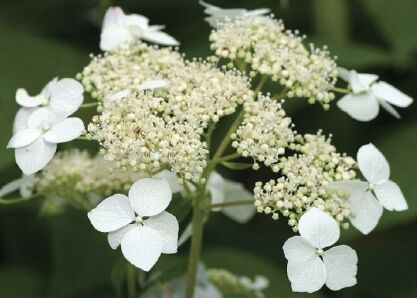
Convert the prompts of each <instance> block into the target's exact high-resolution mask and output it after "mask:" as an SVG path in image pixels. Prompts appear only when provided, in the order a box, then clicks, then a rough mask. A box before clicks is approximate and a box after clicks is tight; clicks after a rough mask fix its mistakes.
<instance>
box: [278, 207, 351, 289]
mask: <svg viewBox="0 0 417 298" xmlns="http://www.w3.org/2000/svg"><path fill="white" fill-rule="evenodd" d="M298 230H299V232H300V236H294V237H291V238H290V239H288V240H287V241H286V242H285V244H284V246H283V250H284V254H285V257H286V258H287V260H288V265H287V273H288V278H289V280H290V282H291V287H292V290H293V291H294V292H308V293H312V292H315V291H317V290H319V289H321V287H323V285H324V284H326V286H327V287H328V288H329V289H331V290H333V291H337V290H340V289H342V288H346V287H351V286H353V285H355V284H356V273H357V269H358V268H357V263H358V257H357V255H356V252H355V251H354V250H353V249H352V248H350V247H349V246H346V245H339V246H335V247H332V248H330V249H328V250H326V251H324V248H326V247H329V246H331V245H333V244H334V243H336V241H337V240H338V239H339V236H340V230H339V226H338V224H337V222H336V220H335V219H333V218H332V217H331V216H330V215H328V214H327V213H325V212H323V211H322V210H320V209H318V208H311V209H310V210H309V211H307V212H306V213H305V214H304V215H303V216H301V218H300V221H299V223H298Z"/></svg>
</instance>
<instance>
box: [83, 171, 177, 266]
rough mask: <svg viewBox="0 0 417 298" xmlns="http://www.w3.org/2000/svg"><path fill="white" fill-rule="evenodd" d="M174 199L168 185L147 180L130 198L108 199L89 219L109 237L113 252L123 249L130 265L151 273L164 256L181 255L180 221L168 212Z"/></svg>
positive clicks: (91, 212)
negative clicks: (179, 239) (178, 252)
mask: <svg viewBox="0 0 417 298" xmlns="http://www.w3.org/2000/svg"><path fill="white" fill-rule="evenodd" d="M171 197H172V192H171V188H170V186H169V184H168V182H167V181H165V180H163V179H156V178H144V179H141V180H139V181H137V182H136V183H134V184H133V185H132V187H131V188H130V190H129V196H128V197H127V196H125V195H122V194H115V195H113V196H111V197H108V198H106V199H105V200H103V201H102V202H101V203H100V204H99V205H98V206H97V207H96V208H94V209H93V210H91V211H90V212H89V213H88V218H89V219H90V222H91V224H92V225H93V226H94V228H95V229H96V230H98V231H100V232H108V233H109V234H108V238H107V239H108V242H109V244H110V246H111V248H113V249H116V248H117V247H118V246H119V245H121V248H122V253H123V255H124V257H125V258H126V259H127V260H128V261H129V262H130V263H132V264H133V265H135V266H136V267H138V268H140V269H142V270H144V271H149V270H150V269H151V268H152V267H153V265H154V264H155V263H156V261H157V260H158V258H159V256H160V255H161V253H165V254H172V253H176V252H177V247H178V221H177V219H176V218H175V217H174V216H173V215H172V214H170V213H168V212H166V211H164V210H165V209H166V208H167V207H168V205H169V203H170V202H171Z"/></svg>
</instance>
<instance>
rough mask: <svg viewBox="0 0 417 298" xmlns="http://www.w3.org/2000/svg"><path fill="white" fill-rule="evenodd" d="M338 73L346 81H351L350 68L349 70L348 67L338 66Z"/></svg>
mask: <svg viewBox="0 0 417 298" xmlns="http://www.w3.org/2000/svg"><path fill="white" fill-rule="evenodd" d="M337 75H338V76H339V78H341V79H342V80H344V81H345V82H347V83H349V81H350V71H349V70H347V69H346V68H343V67H338V68H337Z"/></svg>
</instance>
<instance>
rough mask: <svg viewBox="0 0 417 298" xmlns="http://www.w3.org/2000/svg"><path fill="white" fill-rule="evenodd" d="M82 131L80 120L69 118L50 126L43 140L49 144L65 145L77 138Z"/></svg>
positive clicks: (82, 125)
mask: <svg viewBox="0 0 417 298" xmlns="http://www.w3.org/2000/svg"><path fill="white" fill-rule="evenodd" d="M83 130H84V123H83V121H82V120H81V119H80V118H76V117H71V118H67V119H65V120H63V121H61V122H59V123H57V124H55V125H54V126H52V128H51V129H50V130H48V131H47V132H46V133H45V134H44V138H45V140H46V141H48V142H50V143H65V142H69V141H72V140H74V139H76V138H78V137H79V136H80V135H81V133H82V132H83Z"/></svg>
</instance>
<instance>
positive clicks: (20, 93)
mask: <svg viewBox="0 0 417 298" xmlns="http://www.w3.org/2000/svg"><path fill="white" fill-rule="evenodd" d="M83 93H84V87H83V85H81V84H80V83H79V82H78V81H76V80H74V79H69V78H64V79H60V80H58V78H54V79H53V80H52V81H50V82H49V83H48V84H47V85H46V86H45V87H44V88H43V89H42V91H41V93H39V94H38V95H36V96H30V95H29V94H28V93H27V91H26V89H23V88H19V89H17V91H16V102H17V103H18V104H19V105H21V106H22V108H21V109H20V110H19V111H18V112H17V114H16V118H15V120H14V127H13V130H14V132H15V133H16V132H17V131H19V130H21V129H24V128H27V122H28V119H29V116H30V115H31V114H32V113H33V112H34V111H36V110H39V109H45V110H49V111H50V112H51V113H53V114H54V115H56V116H57V117H60V118H66V117H68V116H69V115H71V114H73V113H74V112H75V111H77V110H78V108H79V107H80V105H81V104H82V103H83V100H84V96H83Z"/></svg>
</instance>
